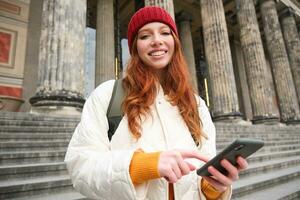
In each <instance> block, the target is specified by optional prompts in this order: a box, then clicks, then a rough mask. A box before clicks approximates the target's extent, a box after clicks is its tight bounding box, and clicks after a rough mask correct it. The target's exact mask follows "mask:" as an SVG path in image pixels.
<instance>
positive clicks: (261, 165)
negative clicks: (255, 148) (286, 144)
mask: <svg viewBox="0 0 300 200" xmlns="http://www.w3.org/2000/svg"><path fill="white" fill-rule="evenodd" d="M296 165H298V166H300V155H297V156H291V157H285V158H280V159H272V160H267V161H264V162H257V163H251V162H250V163H249V166H248V168H247V169H246V170H244V171H242V172H240V178H243V177H246V176H254V175H258V174H262V173H266V172H272V171H273V172H275V171H276V170H279V169H284V168H287V167H291V166H296Z"/></svg>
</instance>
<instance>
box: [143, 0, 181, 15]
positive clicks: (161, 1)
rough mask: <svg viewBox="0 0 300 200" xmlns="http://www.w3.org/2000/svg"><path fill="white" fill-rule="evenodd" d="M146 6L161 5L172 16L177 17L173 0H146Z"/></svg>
mask: <svg viewBox="0 0 300 200" xmlns="http://www.w3.org/2000/svg"><path fill="white" fill-rule="evenodd" d="M145 6H159V7H161V8H163V9H165V10H166V11H167V12H168V13H169V14H170V15H171V16H172V18H173V19H175V18H174V4H173V0H145Z"/></svg>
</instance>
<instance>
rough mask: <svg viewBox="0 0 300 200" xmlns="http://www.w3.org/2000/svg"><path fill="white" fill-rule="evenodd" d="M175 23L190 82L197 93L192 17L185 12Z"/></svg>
mask: <svg viewBox="0 0 300 200" xmlns="http://www.w3.org/2000/svg"><path fill="white" fill-rule="evenodd" d="M176 21H177V22H178V23H179V35H180V40H181V45H182V48H183V52H184V56H185V59H186V61H187V64H188V67H189V72H190V75H191V81H192V84H193V86H194V88H195V90H196V91H198V84H197V74H196V65H195V56H194V47H193V40H192V32H191V21H192V15H191V14H189V13H187V12H181V13H180V14H179V15H178V16H177V17H176Z"/></svg>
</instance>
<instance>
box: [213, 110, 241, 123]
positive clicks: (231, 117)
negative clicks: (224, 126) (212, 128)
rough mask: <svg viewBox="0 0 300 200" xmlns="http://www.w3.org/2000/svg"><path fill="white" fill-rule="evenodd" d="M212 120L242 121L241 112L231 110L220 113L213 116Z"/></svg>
mask: <svg viewBox="0 0 300 200" xmlns="http://www.w3.org/2000/svg"><path fill="white" fill-rule="evenodd" d="M213 121H214V122H237V121H244V120H243V119H242V114H241V113H240V112H233V113H227V114H222V115H218V116H213Z"/></svg>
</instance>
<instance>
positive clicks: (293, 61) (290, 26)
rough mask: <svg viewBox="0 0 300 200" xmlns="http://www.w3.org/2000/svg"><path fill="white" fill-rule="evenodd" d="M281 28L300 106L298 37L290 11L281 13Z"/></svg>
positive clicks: (299, 38)
mask: <svg viewBox="0 0 300 200" xmlns="http://www.w3.org/2000/svg"><path fill="white" fill-rule="evenodd" d="M281 27H282V32H283V37H284V40H285V45H286V49H287V52H288V57H289V61H290V66H291V70H292V75H293V77H294V84H295V87H296V92H297V96H298V104H299V105H300V36H299V34H298V31H297V26H296V22H295V16H294V14H293V13H292V12H291V11H290V10H286V11H285V12H284V13H282V15H281Z"/></svg>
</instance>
